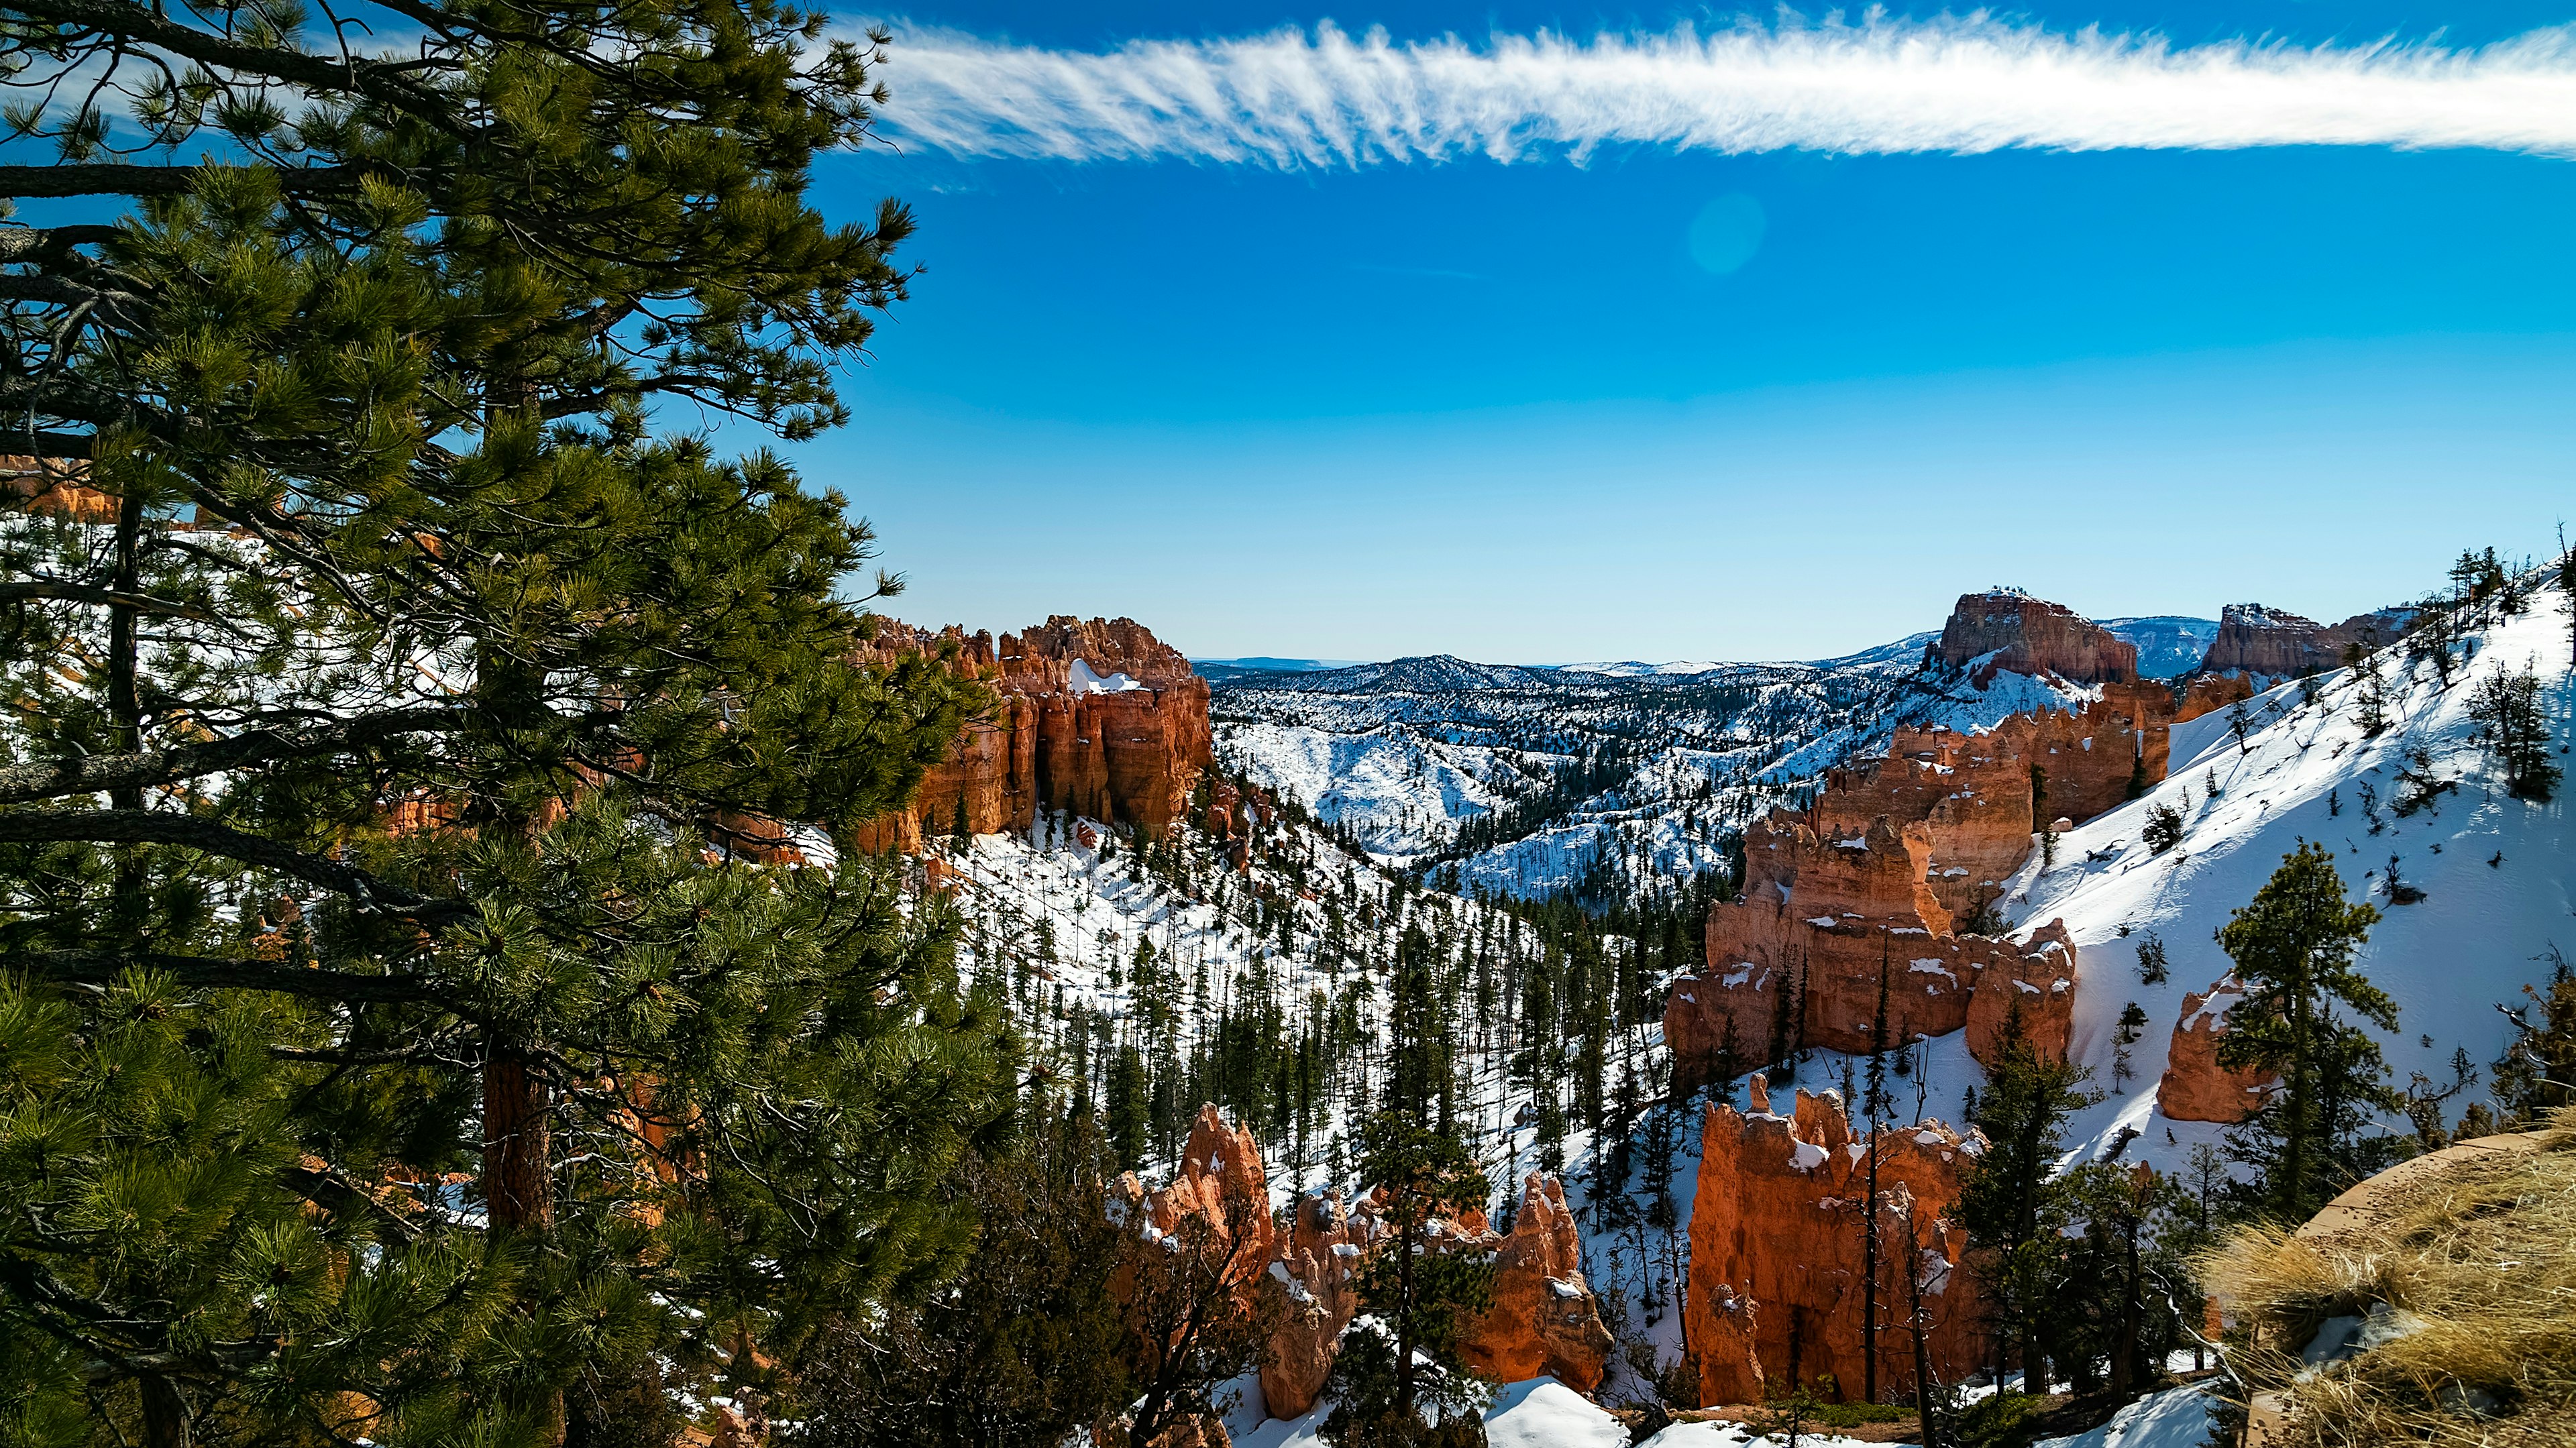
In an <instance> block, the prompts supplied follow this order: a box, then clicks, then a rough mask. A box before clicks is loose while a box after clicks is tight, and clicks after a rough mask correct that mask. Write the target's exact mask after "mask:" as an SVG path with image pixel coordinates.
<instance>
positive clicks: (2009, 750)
mask: <svg viewBox="0 0 2576 1448" xmlns="http://www.w3.org/2000/svg"><path fill="white" fill-rule="evenodd" d="M2102 694H2103V697H2102V698H2101V699H2099V700H2096V701H2094V702H2092V703H2090V704H2087V705H2086V706H2085V707H2083V708H2082V709H2080V710H2076V711H2074V712H2071V713H2070V712H2066V711H2061V710H2048V711H2044V712H2041V713H2037V714H2016V715H2014V716H2012V717H2011V718H2008V719H2006V720H2004V721H2003V722H2002V723H2000V724H1998V725H1997V726H1995V728H1993V729H1991V730H1988V731H1985V732H1981V733H1976V734H1961V733H1957V732H1955V731H1951V730H1946V729H1901V730H1899V731H1897V734H1896V737H1895V739H1894V741H1893V742H1892V743H1891V745H1890V746H1889V749H1888V752H1887V754H1886V755H1885V756H1884V757H1882V758H1878V759H1871V760H1865V761H1861V762H1859V763H1856V764H1853V765H1850V766H1847V767H1845V768H1840V769H1834V770H1830V771H1828V772H1827V773H1826V776H1825V781H1824V789H1823V791H1822V793H1821V794H1819V795H1818V797H1817V799H1816V802H1815V803H1814V804H1813V805H1812V806H1810V807H1809V808H1808V809H1807V810H1805V811H1804V812H1803V813H1801V814H1796V815H1792V814H1789V813H1786V812H1783V811H1776V810H1775V811H1773V812H1772V814H1771V816H1770V817H1769V818H1767V819H1765V820H1763V821H1761V822H1759V823H1757V824H1755V825H1754V826H1753V828H1752V829H1750V830H1748V831H1746V833H1745V838H1744V853H1745V878H1744V881H1743V885H1742V888H1741V889H1740V890H1739V891H1738V892H1737V897H1736V900H1735V901H1734V902H1733V903H1732V904H1726V905H1719V906H1716V907H1715V908H1713V909H1711V910H1710V911H1709V916H1708V926H1707V946H1706V950H1705V952H1704V955H1703V959H1704V960H1705V961H1706V962H1707V964H1706V965H1705V966H1703V967H1702V968H1701V970H1700V971H1699V972H1698V973H1697V974H1695V975H1688V976H1684V977H1682V978H1680V979H1679V980H1676V981H1675V982H1674V983H1673V987H1672V991H1671V994H1670V995H1669V996H1668V997H1667V998H1666V1002H1665V1009H1664V1039H1665V1041H1666V1042H1667V1043H1668V1044H1669V1045H1670V1046H1671V1047H1672V1050H1673V1058H1674V1063H1675V1070H1676V1072H1677V1073H1678V1075H1679V1077H1680V1079H1681V1080H1682V1081H1683V1082H1685V1083H1686V1084H1687V1083H1694V1082H1698V1081H1704V1080H1708V1079H1710V1078H1711V1077H1712V1076H1713V1075H1714V1073H1715V1072H1716V1071H1717V1070H1718V1068H1719V1067H1720V1066H1721V1065H1731V1066H1732V1067H1733V1068H1735V1069H1741V1068H1743V1067H1744V1066H1747V1065H1753V1064H1758V1063H1760V1062H1762V1061H1766V1060H1773V1059H1777V1056H1776V1055H1775V1052H1781V1051H1785V1050H1787V1049H1790V1048H1793V1047H1795V1046H1797V1045H1801V1044H1803V1045H1811V1046H1826V1047H1830V1048H1833V1049H1836V1050H1844V1051H1857V1050H1866V1049H1868V1047H1869V1043H1870V1031H1871V1027H1872V1025H1873V1023H1874V1021H1875V1019H1876V1017H1877V1012H1878V997H1879V982H1880V978H1881V976H1882V973H1883V974H1884V975H1885V977H1886V979H1887V997H1888V1023H1887V1027H1888V1034H1887V1040H1888V1041H1889V1042H1890V1043H1891V1044H1902V1043H1904V1042H1906V1041H1910V1040H1912V1039H1914V1038H1915V1037H1916V1036H1939V1035H1946V1034H1948V1033H1949V1032H1951V1031H1955V1030H1959V1029H1961V1028H1962V1027H1969V1026H1971V1025H1972V1022H1982V1023H1983V1024H1981V1025H1977V1026H1976V1027H1975V1029H1972V1030H1971V1032H1970V1036H1969V1043H1970V1048H1971V1049H1972V1050H1974V1051H1976V1052H1977V1053H1978V1055H1979V1058H1980V1059H1986V1058H1988V1057H1989V1056H1990V1054H1991V1051H1992V1048H1993V1046H1994V1044H1995V1042H1996V1041H1997V1040H1998V1039H1999V1037H2000V1033H2001V1028H2002V1024H2003V1022H2004V1020H2005V1019H2006V1017H2007V1016H2008V1015H2009V1014H2010V1006H2011V1004H2012V1000H2013V999H2021V1000H2022V1004H2023V1007H2024V1009H2023V1012H2022V1015H2023V1021H2022V1024H2023V1027H2024V1029H2025V1031H2026V1032H2027V1033H2028V1038H2029V1039H2030V1040H2031V1041H2032V1042H2033V1043H2034V1044H2035V1045H2036V1046H2038V1048H2039V1049H2040V1050H2042V1051H2044V1052H2047V1053H2050V1054H2058V1055H2062V1054H2063V1053H2064V1051H2065V1049H2066V1042H2067V1037H2068V1033H2069V1032H2070V1031H2071V1029H2072V1024H2073V1014H2072V1007H2073V991H2074V985H2073V982H2074V978H2075V956H2074V948H2073V946H2072V945H2071V944H2069V943H2068V942H2067V939H2066V936H2065V934H2064V931H2063V930H2062V928H2060V927H2058V926H2055V925H2052V926H2049V927H2046V928H2044V929H2042V930H2041V931H2039V932H2038V933H2037V934H2035V935H2033V936H2032V937H2031V939H2030V941H2029V942H2028V943H2027V944H2026V945H2016V944H2014V943H2013V942H2011V941H2008V940H2002V939H1997V938H1991V937H1988V936H1985V935H1981V934H1977V933H1974V926H1975V924H1976V922H1977V921H1978V919H1979V918H1980V916H1982V915H1983V914H1984V913H1985V912H1986V910H1987V909H1988V907H1990V906H1991V905H1993V903H1994V902H1995V901H1996V899H1997V898H1998V897H1999V896H2000V895H2001V894H2002V893H2003V889H2004V884H2005V882H2006V881H2007V880H2009V879H2010V878H2011V877H2012V875H2013V872H2014V871H2016V870H2018V869H2020V868H2021V867H2022V864H2023V862H2024V861H2026V860H2027V859H2028V858H2029V857H2030V854H2031V851H2032V850H2033V849H2034V848H2036V836H2035V834H2034V832H2035V830H2036V829H2037V828H2038V825H2039V823H2040V822H2039V820H2038V818H2037V816H2038V813H2039V810H2040V808H2041V801H2040V800H2039V799H2038V798H2037V797H2036V795H2035V793H2034V784H2035V783H2040V782H2044V784H2045V787H2046V790H2047V799H2046V802H2045V807H2046V809H2047V811H2048V813H2049V814H2050V815H2051V816H2052V817H2055V816H2057V815H2059V814H2061V813H2063V814H2064V815H2066V816H2068V817H2071V818H2074V819H2079V820H2080V819H2087V818H2090V817H2091V816H2093V815H2095V814H2099V813H2100V812H2102V811H2104V810H2107V809H2109V808H2111V807H2112V806H2114V805H2116V804H2118V803H2120V802H2121V801H2122V800H2123V799H2124V798H2126V797H2127V795H2128V792H2129V787H2130V784H2131V781H2132V778H2133V776H2136V775H2138V774H2140V773H2143V775H2144V777H2145V779H2146V780H2147V781H2148V782H2154V781H2157V780H2161V779H2163V778H2164V773H2165V766H2166V763H2167V757H2168V754H2169V750H2170V742H2169V737H2168V726H2169V722H2170V714H2171V708H2170V705H2171V698H2172V696H2171V694H2170V693H2169V692H2168V691H2167V690H2166V689H2165V688H2164V687H2163V686H2162V685H2157V684H2145V685H2140V684H2119V683H2113V684H2105V685H2103V686H2102ZM2034 770H2037V771H2039V774H2038V775H2037V776H2034V773H2033V771H2034ZM1989 977H1991V981H1992V984H1991V985H1990V986H1989V987H1988V990H1989V993H1990V994H1992V993H1994V992H2000V991H2001V990H2002V989H2003V983H2004V982H2007V981H2011V982H2018V984H2017V985H2016V986H2015V987H2014V989H2013V992H2012V995H2011V997H2010V998H2007V997H2005V996H2002V995H1995V997H1994V998H1993V999H1990V1000H1988V1001H1986V1002H1985V1004H1984V1006H1983V1007H1982V1008H1981V1009H1976V1010H1972V1007H1971V1001H1972V999H1973V998H1974V996H1975V994H1976V992H1977V991H1978V989H1979V985H1980V982H1982V981H1987V980H1988V979H1989ZM2034 993H2036V994H2037V996H2039V997H2041V998H2040V999H2029V998H2028V997H2031V996H2033V994H2034Z"/></svg>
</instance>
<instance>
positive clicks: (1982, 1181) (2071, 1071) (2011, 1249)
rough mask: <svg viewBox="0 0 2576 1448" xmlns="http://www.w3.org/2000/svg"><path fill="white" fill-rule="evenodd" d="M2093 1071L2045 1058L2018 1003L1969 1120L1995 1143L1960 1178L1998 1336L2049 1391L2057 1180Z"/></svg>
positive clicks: (2034, 1382)
mask: <svg viewBox="0 0 2576 1448" xmlns="http://www.w3.org/2000/svg"><path fill="white" fill-rule="evenodd" d="M2090 1075H2091V1073H2090V1072H2088V1071H2086V1070H2085V1069H2084V1068H2082V1067H2080V1066H2076V1065H2074V1064H2072V1063H2070V1062H2066V1061H2060V1060H2055V1059H2052V1058H2050V1057H2048V1056H2045V1055H2043V1054H2041V1053H2040V1052H2039V1051H2038V1050H2037V1049H2035V1048H2034V1047H2033V1046H2032V1045H2031V1043H2030V1038H2029V1034H2028V1032H2027V1031H2026V1030H2025V1029H2024V1027H2023V1025H2022V1018H2021V1009H2020V1007H2019V1005H2018V1004H2016V1005H2015V1006H2013V1007H2012V1008H2011V1009H2010V1010H2009V1012H2008V1013H2007V1015H2006V1017H2005V1020H2004V1030H2003V1034H2002V1035H2001V1037H2000V1038H1999V1040H1998V1042H1997V1045H1996V1057H1995V1062H1994V1065H1993V1066H1992V1067H1991V1068H1990V1070H1989V1071H1988V1073H1987V1085H1986V1089H1985V1090H1984V1091H1983V1092H1980V1093H1978V1094H1977V1096H1976V1098H1975V1100H1974V1101H1973V1102H1972V1103H1971V1105H1970V1109H1969V1112H1968V1119H1969V1121H1970V1122H1971V1123H1973V1124H1974V1125H1975V1126H1976V1127H1977V1128H1978V1129H1979V1130H1981V1131H1983V1132H1984V1133H1985V1134H1986V1140H1987V1142H1988V1143H1989V1144H1988V1147H1987V1150H1986V1153H1985V1155H1984V1156H1982V1157H1979V1158H1978V1159H1977V1161H1976V1164H1975V1165H1974V1166H1973V1167H1972V1168H1971V1169H1970V1170H1969V1172H1968V1173H1967V1176H1966V1178H1965V1179H1964V1180H1963V1181H1962V1182H1961V1184H1960V1194H1959V1220H1960V1223H1961V1225H1963V1226H1965V1227H1966V1228H1967V1230H1968V1242H1969V1245H1970V1246H1971V1247H1972V1248H1974V1249H1975V1250H1976V1251H1977V1252H1978V1254H1979V1256H1980V1257H1981V1258H1982V1260H1983V1262H1984V1264H1985V1274H1986V1280H1987V1281H1988V1282H1989V1283H1990V1284H1991V1285H1992V1287H1993V1291H1994V1302H1995V1307H1994V1310H1995V1314H1996V1318H1997V1322H1996V1327H1997V1341H1998V1343H1999V1344H2003V1345H2008V1346H2010V1347H2011V1348H2012V1349H2013V1350H2014V1351H2015V1352H2016V1353H2017V1355H2018V1356H2019V1358H2020V1360H2021V1365H2022V1370H2023V1373H2024V1375H2025V1378H2026V1379H2027V1381H2028V1383H2029V1384H2030V1387H2029V1391H2031V1392H2043V1391H2045V1390H2046V1381H2047V1376H2048V1361H2049V1359H2050V1357H2051V1356H2052V1355H2053V1353H2052V1351H2051V1344H2050V1343H2049V1342H2048V1341H2047V1340H2046V1338H2047V1333H2048V1329H2049V1327H2050V1324H2051V1322H2052V1320H2053V1318H2054V1307H2055V1303H2056V1299H2057V1293H2056V1290H2055V1285H2054V1279H2055V1277H2056V1276H2057V1274H2056V1272H2055V1271H2054V1253H2053V1241H2054V1238H2055V1234H2056V1233H2055V1229H2056V1225H2057V1222H2058V1220H2059V1218H2060V1217H2061V1216H2062V1215H2063V1212H2064V1205H2065V1191H2064V1188H2063V1187H2062V1185H2061V1184H2059V1183H2057V1182H2055V1181H2053V1180H2052V1173H2053V1172H2054V1171H2055V1168H2056V1162H2057V1157H2058V1153H2059V1152H2060V1150H2061V1149H2062V1145H2063V1141H2064V1137H2065V1131H2066V1120H2067V1118H2068V1117H2069V1116H2070V1115H2072V1114H2073V1113H2074V1112H2076V1111H2078V1110H2080V1109H2082V1108H2083V1107H2085V1106H2087V1105H2089V1104H2091V1101H2092V1098H2091V1096H2090V1095H2089V1094H2087V1093H2086V1092H2085V1090H2084V1083H2085V1082H2086V1081H2087V1080H2088V1079H2089V1078H2090Z"/></svg>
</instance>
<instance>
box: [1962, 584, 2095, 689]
mask: <svg viewBox="0 0 2576 1448" xmlns="http://www.w3.org/2000/svg"><path fill="white" fill-rule="evenodd" d="M1932 650H1933V652H1934V654H1935V655H1937V656H1938V657H1939V659H1940V660H1941V662H1942V663H1943V664H1945V665H1947V666H1949V667H1950V668H1952V669H1963V668H1967V667H1969V666H1971V665H1975V666H1976V667H1977V668H1978V669H1979V670H1980V671H1982V672H1985V673H1987V674H1988V675H1989V676H1991V675H1992V674H1993V673H1998V672H2002V673H2015V674H2031V675H2038V674H2042V673H2050V674H2056V675H2057V676H2059V677H2060V678H2064V679H2069V680H2072V681H2073V682H2075V683H2079V684H2134V683H2136V682H2138V649H2137V645H2135V644H2132V643H2129V642H2126V641H2125V640H2123V639H2120V638H2118V637H2116V636H2115V635H2113V634H2112V633H2111V631H2110V630H2109V629H2106V628H2104V627H2102V626H2101V625H2100V624H2097V623H2095V622H2093V621H2092V620H2091V619H2089V618H2086V617H2084V616H2083V615H2082V614H2080V613H2077V612H2075V611H2074V610H2073V609H2070V608H2068V607H2066V606H2065V605H2064V604H2058V603H2050V602H2049V601H2048V600H2046V599H2044V598H2033V597H2031V596H2030V595H2029V594H2027V593H2023V592H2021V591H2019V590H2018V589H2010V588H1997V589H1989V590H1988V591H1986V592H1984V593H1963V594H1961V595H1959V602H1958V604H1957V606H1955V607H1954V608H1952V609H1951V610H1950V618H1949V621H1948V622H1947V623H1945V624H1943V625H1942V628H1941V638H1940V641H1939V642H1938V643H1935V644H1934V645H1933V646H1932ZM1977 682H1978V683H1979V684H1983V683H1984V682H1985V680H1984V679H1979V680H1978V681H1977Z"/></svg>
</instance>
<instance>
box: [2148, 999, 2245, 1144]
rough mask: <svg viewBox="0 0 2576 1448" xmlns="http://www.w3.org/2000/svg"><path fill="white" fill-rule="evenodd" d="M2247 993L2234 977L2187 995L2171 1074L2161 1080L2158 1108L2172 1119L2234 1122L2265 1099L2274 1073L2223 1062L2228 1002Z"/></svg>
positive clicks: (2168, 1066) (2168, 1059)
mask: <svg viewBox="0 0 2576 1448" xmlns="http://www.w3.org/2000/svg"><path fill="white" fill-rule="evenodd" d="M2243 994H2244V990H2243V988H2242V987H2240V986H2238V985H2237V983H2236V982H2235V980H2234V979H2232V978H2230V979H2226V980H2221V981H2219V982H2218V983H2217V984H2216V985H2213V986H2211V987H2210V988H2209V989H2207V990H2205V991H2193V992H2192V993H2191V994H2189V995H2186V996H2184V997H2183V998H2182V1014H2181V1015H2180V1016H2179V1017H2177V1018H2176V1019H2175V1020H2174V1028H2173V1045H2172V1047H2171V1049H2170V1050H2169V1051H2168V1052H2167V1054H2166V1056H2165V1074H2164V1076H2163V1077H2162V1079H2160V1080H2158V1081H2157V1082H2156V1109H2157V1110H2158V1111H2161V1112H2163V1113H2164V1114H2165V1115H2166V1116H2167V1117H2169V1118H2171V1119H2172V1120H2175V1121H2216V1122H2223V1123H2226V1124H2229V1125H2233V1124H2234V1123H2236V1122H2239V1121H2243V1120H2244V1119H2245V1118H2246V1117H2249V1116H2251V1115H2253V1114H2254V1110H2255V1108H2256V1107H2258V1106H2261V1105H2262V1104H2263V1098H2264V1094H2265V1090H2266V1087H2267V1084H2268V1083H2269V1081H2270V1080H2271V1077H2270V1076H2269V1074H2268V1073H2265V1072H2262V1071H2231V1070H2229V1069H2227V1068H2226V1067H2224V1066H2221V1065H2219V1064H2218V1043H2219V1041H2220V1040H2221V1039H2222V1038H2224V1037H2225V1036H2226V1034H2227V1008H2228V1007H2230V1006H2232V1005H2234V1004H2236V1001H2237V999H2238V997H2240V996H2242V995H2243Z"/></svg>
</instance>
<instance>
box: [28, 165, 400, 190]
mask: <svg viewBox="0 0 2576 1448" xmlns="http://www.w3.org/2000/svg"><path fill="white" fill-rule="evenodd" d="M202 169H204V168H202V167H198V166H145V165H136V164H131V163H125V162H89V163H83V164H79V165H62V166H0V196H9V197H15V198H20V199H29V198H35V197H65V196H184V195H186V194H188V193H189V192H191V191H194V190H196V189H197V173H198V172H199V171H200V170H202ZM274 169H275V170H276V172H277V184H278V186H279V188H280V189H282V190H284V191H287V192H289V193H291V194H294V195H305V194H309V193H312V192H318V191H346V190H349V189H350V188H352V187H354V186H356V185H357V184H358V181H359V179H360V178H361V177H363V176H365V175H366V174H367V173H368V172H369V171H370V170H371V169H374V168H371V167H366V166H279V167H275V168H274Z"/></svg>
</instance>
